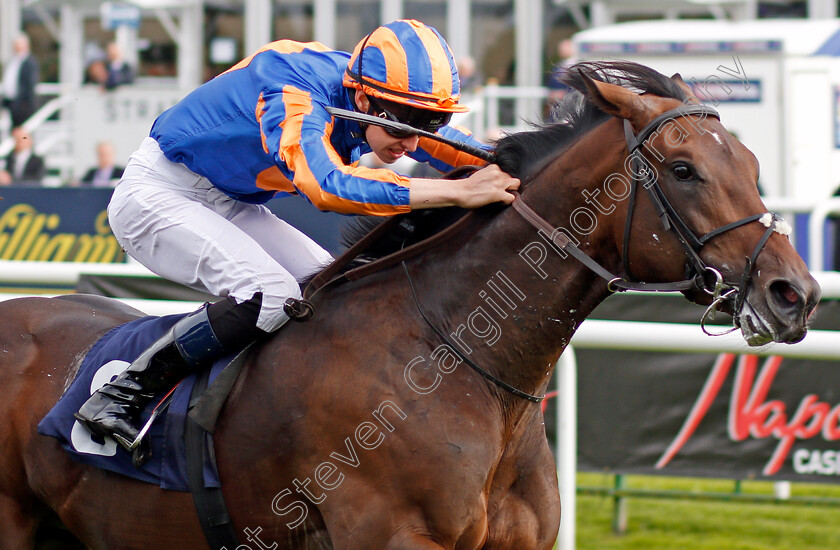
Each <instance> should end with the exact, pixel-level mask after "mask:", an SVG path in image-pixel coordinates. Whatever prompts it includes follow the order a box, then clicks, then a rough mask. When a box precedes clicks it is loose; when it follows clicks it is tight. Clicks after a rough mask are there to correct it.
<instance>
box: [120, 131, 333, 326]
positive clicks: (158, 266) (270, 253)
mask: <svg viewBox="0 0 840 550" xmlns="http://www.w3.org/2000/svg"><path fill="white" fill-rule="evenodd" d="M108 219H109V222H110V224H111V229H112V230H113V232H114V235H116V237H117V240H118V241H119V243H120V245H122V247H123V248H124V249H125V251H126V252H127V253H128V254H130V255H131V256H132V257H133V258H135V259H136V260H137V261H138V262H140V263H141V264H143V265H144V266H146V267H147V268H149V269H150V270H151V271H153V272H154V273H157V274H158V275H160V276H161V277H164V278H166V279H169V280H171V281H175V282H178V283H181V284H183V285H186V286H189V287H192V288H195V289H199V290H203V291H206V292H209V293H211V294H214V295H216V296H222V297H225V296H231V297H233V298H234V299H235V300H236V301H237V303H241V302H243V301H245V300H248V299H250V298H252V297H253V296H254V294H255V293H257V292H262V293H263V298H262V308H261V310H260V315H259V319H258V321H257V327H258V328H260V329H262V330H265V331H268V332H271V331H273V330H276V329H277V328H278V327H280V325H282V324H283V323H285V322H286V321H287V320H288V316H287V315H286V314H285V312H284V311H283V303H284V302H285V301H286V299H287V298H300V297H301V294H300V288H299V286H298V281H300V280H302V279H303V278H305V277H306V276H307V275H310V274H312V273H314V272H315V271H317V270H318V269H320V268H321V267H323V266H324V265H326V264H327V263H329V262H330V261H332V257H331V256H330V254H329V253H328V252H327V251H326V250H324V249H323V248H321V247H320V246H319V245H318V244H317V243H315V242H314V241H313V240H312V239H310V238H309V237H307V236H306V235H304V234H303V233H301V232H300V231H298V230H297V229H295V228H294V227H292V226H291V225H289V224H288V223H286V222H284V221H283V220H281V219H279V218H277V216H275V215H274V214H273V213H272V212H271V211H270V210H269V209H268V208H266V207H265V206H262V205H256V204H249V203H245V202H241V201H237V200H235V199H232V198H230V197H228V196H227V195H225V194H224V193H222V192H221V191H219V190H218V189H216V188H215V187H214V186H213V185H212V184H211V183H210V182H209V181H208V180H207V178H204V177H202V176H199V175H198V174H196V173H195V172H193V171H191V170H190V169H188V168H187V167H186V166H184V165H183V164H178V163H174V162H171V161H169V160H167V159H166V157H164V155H163V153H162V152H161V150H160V147H159V146H158V144H157V142H156V141H155V140H153V139H152V138H146V139H145V141H143V144H142V145H141V147H140V149H139V150H138V151H137V152H135V153H134V154H133V155H131V158H130V159H129V162H128V166H127V167H126V169H125V173H124V175H123V178H122V180H120V183H119V184H118V185H117V187H116V189H115V190H114V195H113V197H112V198H111V202H110V204H109V205H108Z"/></svg>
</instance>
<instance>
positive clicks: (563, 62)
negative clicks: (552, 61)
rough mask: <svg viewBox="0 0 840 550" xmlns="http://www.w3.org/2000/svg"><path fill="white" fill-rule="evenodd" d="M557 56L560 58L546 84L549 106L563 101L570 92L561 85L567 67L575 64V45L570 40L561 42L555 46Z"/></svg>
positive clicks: (566, 87) (564, 85) (565, 86)
mask: <svg viewBox="0 0 840 550" xmlns="http://www.w3.org/2000/svg"><path fill="white" fill-rule="evenodd" d="M557 55H559V56H560V60H559V61H558V62H557V64H556V65H555V66H554V70H553V71H552V73H551V75H549V77H548V82H547V86H548V103H549V106H550V105H552V104H554V103H556V102H558V101H560V100H561V99H563V97H564V96H565V95H566V93H567V92H569V91H570V88H569V86H567V85H566V84H563V77H564V76H565V75H566V73H567V72H568V70H569V67H571V66H572V65H574V64H575V63H576V62H577V59H575V45H574V43H573V42H572V40H571V39H569V38H567V39H565V40H561V41H560V42H559V43H558V44H557Z"/></svg>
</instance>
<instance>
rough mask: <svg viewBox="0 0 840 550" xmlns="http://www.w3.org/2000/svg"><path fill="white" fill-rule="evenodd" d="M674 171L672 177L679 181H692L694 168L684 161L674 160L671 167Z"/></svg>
mask: <svg viewBox="0 0 840 550" xmlns="http://www.w3.org/2000/svg"><path fill="white" fill-rule="evenodd" d="M671 169H672V170H673V171H674V177H676V178H677V179H678V180H680V181H692V180H693V179H695V178H694V170H693V169H692V168H691V165H690V164H688V163H685V162H676V163H674V166H673V167H672V168H671Z"/></svg>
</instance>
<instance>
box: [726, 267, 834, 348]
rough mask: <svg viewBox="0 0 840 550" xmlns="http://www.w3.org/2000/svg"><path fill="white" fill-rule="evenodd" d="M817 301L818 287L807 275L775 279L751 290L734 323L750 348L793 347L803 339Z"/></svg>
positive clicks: (818, 295)
mask: <svg viewBox="0 0 840 550" xmlns="http://www.w3.org/2000/svg"><path fill="white" fill-rule="evenodd" d="M819 299H820V287H819V285H818V284H817V282H816V281H815V280H814V279H813V277H811V276H810V275H809V276H808V277H807V278H805V279H799V280H797V281H792V280H788V279H781V278H780V279H775V280H773V281H770V283H769V284H767V285H764V286H763V287H761V288H753V289H751V291H750V292H749V294H748V296H747V299H746V300H745V301H744V304H743V306H742V307H741V310H740V311H739V312H738V315H736V317H735V323H736V325H737V326H739V327H740V329H741V334H742V335H743V337H744V340H746V341H747V344H749V345H750V346H762V345H764V344H768V343H770V342H778V343H784V344H795V343H796V342H799V341H801V340H802V339H803V338H805V334H806V333H807V332H808V322H809V320H810V319H811V317H812V316H813V313H814V311H815V309H816V306H817V304H818V303H819Z"/></svg>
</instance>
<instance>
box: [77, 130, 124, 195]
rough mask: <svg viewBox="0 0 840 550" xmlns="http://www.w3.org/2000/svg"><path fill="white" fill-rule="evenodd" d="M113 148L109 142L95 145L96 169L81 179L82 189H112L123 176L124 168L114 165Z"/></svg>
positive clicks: (89, 171)
mask: <svg viewBox="0 0 840 550" xmlns="http://www.w3.org/2000/svg"><path fill="white" fill-rule="evenodd" d="M114 157H115V154H114V146H113V145H112V144H111V142H109V141H100V142H99V143H97V144H96V168H91V169H90V170H88V171H87V173H86V174H85V176H84V177H83V178H82V181H81V185H82V186H83V187H114V186H115V185H116V184H117V182H118V181H119V179H120V178H121V177H122V175H123V171H124V170H125V167H124V166H117V165H115V164H114Z"/></svg>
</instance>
